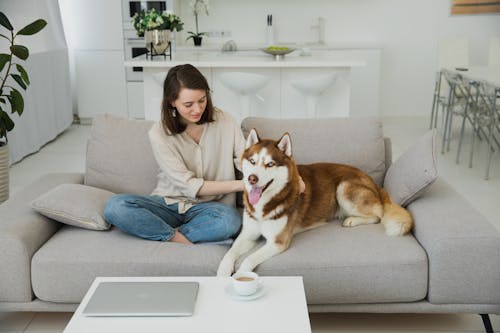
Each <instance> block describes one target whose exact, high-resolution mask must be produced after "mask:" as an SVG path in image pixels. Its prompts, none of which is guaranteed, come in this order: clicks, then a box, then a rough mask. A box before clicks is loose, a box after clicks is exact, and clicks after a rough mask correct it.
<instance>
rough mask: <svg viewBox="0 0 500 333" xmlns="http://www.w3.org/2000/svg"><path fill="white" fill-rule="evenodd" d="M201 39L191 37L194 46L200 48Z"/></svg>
mask: <svg viewBox="0 0 500 333" xmlns="http://www.w3.org/2000/svg"><path fill="white" fill-rule="evenodd" d="M202 39H203V38H202V37H196V36H193V42H194V46H201V41H202Z"/></svg>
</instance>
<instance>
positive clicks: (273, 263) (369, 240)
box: [256, 221, 428, 304]
mask: <svg viewBox="0 0 500 333" xmlns="http://www.w3.org/2000/svg"><path fill="white" fill-rule="evenodd" d="M427 266H428V262H427V255H426V253H425V251H424V250H423V249H422V247H421V246H420V244H419V243H418V242H417V241H416V239H415V238H414V237H413V236H411V235H408V236H404V237H387V235H386V234H385V232H384V228H383V226H382V225H381V224H374V225H364V226H359V227H354V228H344V227H342V226H341V225H340V222H339V221H333V222H330V223H328V224H326V225H324V226H321V227H319V228H317V229H313V230H310V231H307V232H304V233H300V234H298V235H296V236H295V237H294V238H293V240H292V246H291V247H290V248H289V249H288V250H287V251H286V252H284V253H282V254H280V255H279V256H276V257H273V258H271V259H269V260H268V261H267V262H264V263H262V264H261V265H260V266H259V267H258V269H257V270H256V271H257V272H258V273H259V274H261V275H264V276H265V275H282V276H287V275H289V276H294V275H301V276H302V277H303V279H304V288H305V291H306V295H307V303H308V304H352V303H386V302H413V301H418V300H422V299H424V298H425V297H426V294H427V280H428V268H427Z"/></svg>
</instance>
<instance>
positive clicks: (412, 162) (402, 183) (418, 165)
mask: <svg viewBox="0 0 500 333" xmlns="http://www.w3.org/2000/svg"><path fill="white" fill-rule="evenodd" d="M435 141H436V130H432V131H429V132H427V133H426V134H424V135H423V136H422V137H420V138H419V139H418V140H417V141H416V142H415V143H414V144H413V145H411V146H410V148H408V149H407V150H406V151H405V152H404V153H403V155H401V156H400V157H399V158H398V159H397V160H396V162H394V163H393V164H392V165H391V166H390V167H389V169H388V170H387V174H386V176H385V180H384V187H385V188H386V190H387V192H388V193H389V195H390V197H391V199H392V201H394V202H395V203H397V204H399V205H401V206H403V207H406V206H407V205H408V204H410V203H411V202H412V201H413V200H415V199H416V198H418V197H419V196H420V195H421V194H422V192H423V191H425V189H426V188H427V187H428V186H430V185H431V184H432V183H434V181H435V180H436V179H437V176H438V172H437V161H436V144H435Z"/></svg>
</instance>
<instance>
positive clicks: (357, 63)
mask: <svg viewBox="0 0 500 333" xmlns="http://www.w3.org/2000/svg"><path fill="white" fill-rule="evenodd" d="M185 63H190V64H192V65H193V66H196V67H200V68H202V67H275V68H276V67H277V68H280V67H309V68H311V67H362V66H366V61H365V60H363V59H362V58H361V57H360V56H359V55H358V54H356V52H355V51H353V50H325V51H311V53H310V55H308V56H301V55H300V50H296V51H294V52H292V53H290V54H287V55H286V56H284V58H283V59H280V60H276V59H275V58H274V57H273V56H272V55H269V54H266V53H264V52H262V51H260V50H245V51H236V52H221V51H208V50H200V51H198V50H189V51H177V52H175V53H174V55H173V57H172V60H170V59H168V57H167V60H164V59H163V57H162V56H156V57H155V58H153V60H150V59H146V56H145V55H142V56H139V57H136V58H134V59H132V60H127V61H125V63H124V64H125V67H173V66H176V65H181V64H185Z"/></svg>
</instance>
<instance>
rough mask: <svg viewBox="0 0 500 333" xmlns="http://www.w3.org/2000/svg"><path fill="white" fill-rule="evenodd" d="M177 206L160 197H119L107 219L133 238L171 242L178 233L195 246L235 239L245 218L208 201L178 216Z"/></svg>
mask: <svg viewBox="0 0 500 333" xmlns="http://www.w3.org/2000/svg"><path fill="white" fill-rule="evenodd" d="M177 206H178V205H177V204H172V205H167V204H166V202H165V200H164V199H163V198H162V197H160V196H154V195H152V196H148V195H135V194H117V195H114V196H112V197H111V198H110V199H109V200H108V202H107V203H106V207H105V208H104V217H105V218H106V221H107V222H108V223H109V224H112V225H114V226H116V227H117V228H119V229H120V230H122V231H123V232H126V233H128V234H131V235H135V236H138V237H141V238H145V239H150V240H157V241H168V240H170V239H171V238H172V237H174V234H175V229H178V230H179V232H180V233H182V234H183V235H184V236H185V237H186V238H187V239H188V240H189V241H191V242H192V243H202V242H217V241H223V240H226V239H229V238H231V237H234V236H235V235H236V234H237V233H238V232H239V230H240V227H241V221H242V216H241V214H240V213H239V212H238V210H236V208H233V207H231V206H228V205H225V204H223V203H219V202H214V201H209V202H203V203H199V204H196V205H194V206H193V207H191V208H190V209H188V210H187V212H186V213H184V214H179V213H178V210H177V208H178V207H177Z"/></svg>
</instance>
